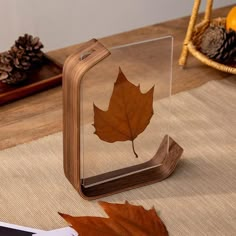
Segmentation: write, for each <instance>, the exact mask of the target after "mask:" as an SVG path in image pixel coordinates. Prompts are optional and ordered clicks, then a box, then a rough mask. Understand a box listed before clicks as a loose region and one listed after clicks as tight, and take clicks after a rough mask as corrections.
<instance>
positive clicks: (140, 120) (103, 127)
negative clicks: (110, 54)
mask: <svg viewBox="0 0 236 236" xmlns="http://www.w3.org/2000/svg"><path fill="white" fill-rule="evenodd" d="M153 92H154V86H153V87H152V88H151V89H150V90H149V91H147V92H146V93H142V92H141V91H140V86H139V85H138V86H135V85H134V84H132V83H131V82H129V81H128V80H127V78H126V77H125V75H124V73H123V72H122V71H121V69H119V74H118V77H117V80H116V82H115V84H114V89H113V92H112V95H111V99H110V103H109V106H108V110H107V111H103V110H101V109H100V108H98V107H97V106H96V105H95V104H94V127H95V132H94V133H95V134H96V135H98V137H99V138H100V139H101V140H103V141H106V142H109V143H113V142H116V141H127V140H129V141H131V142H132V148H133V152H134V154H135V156H136V157H138V154H137V153H136V152H135V149H134V140H135V139H136V138H137V136H138V135H139V134H141V133H142V132H143V131H144V130H145V128H146V127H147V125H148V124H149V123H150V120H151V118H152V115H153Z"/></svg>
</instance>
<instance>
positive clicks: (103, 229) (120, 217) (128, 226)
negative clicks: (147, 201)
mask: <svg viewBox="0 0 236 236" xmlns="http://www.w3.org/2000/svg"><path fill="white" fill-rule="evenodd" d="M99 204H100V205H101V206H102V208H103V209H104V211H105V212H106V213H107V215H108V216H109V218H103V217H92V216H81V217H73V216H70V215H66V214H62V213H59V214H60V215H61V216H62V217H63V218H64V219H65V220H66V221H67V222H68V223H69V224H70V225H71V226H72V227H73V228H74V229H75V230H76V231H77V232H78V233H79V235H80V236H95V235H96V236H168V231H167V229H166V227H165V225H164V224H163V222H162V221H161V219H160V218H159V217H158V215H157V213H156V211H155V209H154V208H152V209H150V210H145V209H144V208H143V207H142V206H134V205H131V204H129V203H128V202H126V203H125V204H112V203H107V202H99Z"/></svg>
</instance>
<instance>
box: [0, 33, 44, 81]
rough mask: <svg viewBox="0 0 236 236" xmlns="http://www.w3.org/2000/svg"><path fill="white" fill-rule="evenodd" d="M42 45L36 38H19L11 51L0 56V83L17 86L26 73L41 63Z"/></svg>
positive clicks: (29, 36)
mask: <svg viewBox="0 0 236 236" xmlns="http://www.w3.org/2000/svg"><path fill="white" fill-rule="evenodd" d="M42 48H43V45H42V43H41V42H40V40H39V38H38V37H35V38H34V37H33V36H31V35H28V34H25V35H24V36H20V37H19V38H18V39H17V40H16V41H15V44H14V45H13V46H12V47H11V49H10V50H9V51H8V52H6V53H2V54H0V81H1V82H2V83H7V84H19V83H21V82H22V81H24V80H25V79H26V78H27V76H26V75H27V71H28V70H29V69H30V68H32V67H33V66H35V65H37V64H38V63H40V62H42V57H43V52H42V51H41V49H42Z"/></svg>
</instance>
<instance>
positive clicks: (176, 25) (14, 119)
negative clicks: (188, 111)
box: [0, 6, 235, 150]
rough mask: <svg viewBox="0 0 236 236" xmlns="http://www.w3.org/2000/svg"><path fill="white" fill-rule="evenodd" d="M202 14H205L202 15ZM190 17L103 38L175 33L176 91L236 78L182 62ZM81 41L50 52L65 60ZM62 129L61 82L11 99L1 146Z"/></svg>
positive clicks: (0, 130)
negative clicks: (35, 92) (212, 81)
mask: <svg viewBox="0 0 236 236" xmlns="http://www.w3.org/2000/svg"><path fill="white" fill-rule="evenodd" d="M230 8H231V6H228V7H224V8H220V9H215V10H214V11H213V17H216V16H217V17H218V16H219V17H220V16H226V15H227V13H228V11H229V9H230ZM199 18H201V16H200V17H199ZM188 22H189V17H184V18H179V19H176V20H172V21H168V22H164V23H161V24H156V25H151V26H147V27H144V28H140V29H135V30H132V31H129V32H125V33H121V34H117V35H113V36H109V37H105V38H101V39H99V40H100V42H101V43H103V44H104V45H105V46H106V47H108V48H110V47H112V46H117V45H121V44H126V43H131V42H138V41H141V40H147V39H152V38H156V37H161V36H166V35H172V36H174V57H173V85H172V92H173V93H178V92H180V91H184V90H188V89H191V88H195V87H198V86H200V85H202V84H204V83H206V82H207V81H209V80H213V79H214V80H218V79H225V78H232V77H235V75H231V74H227V73H223V72H220V71H218V70H215V69H213V68H210V67H207V66H206V65H204V64H202V63H201V62H199V61H198V60H197V59H195V58H194V57H192V56H191V55H190V56H189V59H188V65H187V66H186V67H185V69H183V68H181V67H180V66H179V65H178V58H179V56H180V52H181V49H182V43H183V40H184V37H185V33H186V29H187V26H188ZM78 47H79V44H78V45H73V46H70V47H67V48H62V49H59V50H55V51H51V52H48V54H49V56H51V57H53V58H54V59H55V60H56V61H58V62H60V63H64V61H65V59H66V58H67V56H68V55H70V54H71V53H73V52H74V51H75V50H76V49H77V48H78ZM61 130H62V89H61V86H58V87H56V88H53V89H50V90H47V91H44V92H41V93H38V94H35V95H33V96H30V97H27V98H24V99H21V100H19V101H16V102H13V103H10V104H8V105H5V106H2V107H1V108H0V150H2V149H5V148H9V147H12V146H15V145H17V144H20V143H25V142H29V141H31V140H34V139H38V138H40V137H43V136H46V135H49V134H52V133H55V132H59V131H61Z"/></svg>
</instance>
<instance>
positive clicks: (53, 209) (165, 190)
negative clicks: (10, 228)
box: [0, 80, 236, 236]
mask: <svg viewBox="0 0 236 236" xmlns="http://www.w3.org/2000/svg"><path fill="white" fill-rule="evenodd" d="M235 91H236V80H230V81H229V80H223V81H212V82H209V83H207V84H205V85H203V86H202V87H200V88H197V89H194V90H191V91H189V92H183V93H180V94H177V95H175V96H173V98H172V111H173V117H172V118H173V119H172V122H171V123H172V126H171V127H172V129H171V136H172V137H173V138H174V139H175V140H176V141H177V142H178V143H179V144H181V146H182V147H183V148H184V150H185V151H184V155H183V157H182V159H181V161H180V163H179V165H178V167H177V169H176V171H175V173H174V174H173V175H172V176H171V177H170V178H168V179H167V180H165V181H162V182H160V183H156V184H153V185H149V186H146V187H142V188H139V189H135V190H131V191H127V192H124V193H120V194H116V195H113V196H110V197H106V198H103V199H102V200H104V201H109V202H119V203H122V202H124V201H125V200H128V201H130V202H131V203H133V204H141V205H143V206H144V207H146V208H150V207H152V206H154V207H155V208H156V210H157V211H158V213H159V215H160V216H161V218H162V219H163V220H164V222H165V224H166V226H167V228H168V230H169V232H170V235H174V236H185V235H186V236H189V235H191V236H194V235H196V236H200V235H201V236H202V235H207V236H208V235H212V236H216V235H219V236H233V235H236V123H235V117H236V103H235V101H236V94H235ZM62 159H63V157H62V134H61V133H57V134H53V135H50V136H48V137H44V138H42V139H39V140H36V141H33V142H31V143H26V144H23V145H19V146H16V147H14V148H10V149H6V150H3V151H1V152H0V161H1V162H0V163H1V165H0V221H6V222H9V223H14V224H20V225H24V226H28V227H36V228H40V229H44V230H48V229H54V228H57V227H63V226H66V223H65V222H64V221H63V220H62V219H61V218H60V216H59V215H58V214H57V212H58V211H60V212H64V213H68V214H72V215H97V216H105V214H104V213H103V212H102V210H101V209H100V207H99V206H98V204H97V201H91V202H89V201H86V200H83V199H82V198H80V197H79V195H78V194H77V192H76V191H75V190H74V189H73V187H72V186H71V185H70V184H69V182H68V181H67V179H66V178H65V177H64V173H63V164H62Z"/></svg>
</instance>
